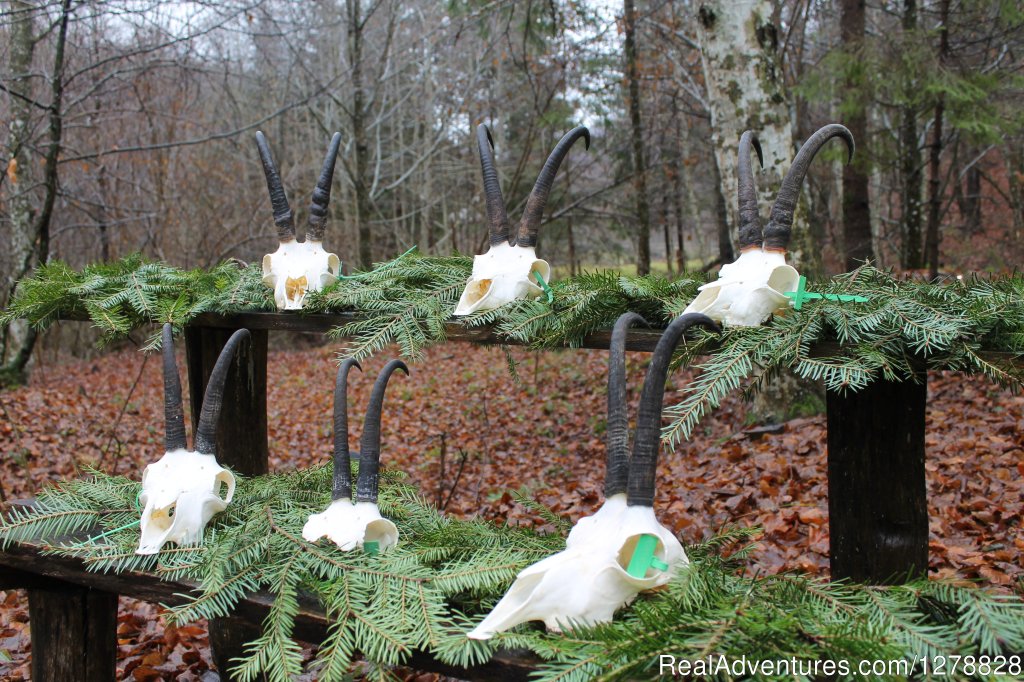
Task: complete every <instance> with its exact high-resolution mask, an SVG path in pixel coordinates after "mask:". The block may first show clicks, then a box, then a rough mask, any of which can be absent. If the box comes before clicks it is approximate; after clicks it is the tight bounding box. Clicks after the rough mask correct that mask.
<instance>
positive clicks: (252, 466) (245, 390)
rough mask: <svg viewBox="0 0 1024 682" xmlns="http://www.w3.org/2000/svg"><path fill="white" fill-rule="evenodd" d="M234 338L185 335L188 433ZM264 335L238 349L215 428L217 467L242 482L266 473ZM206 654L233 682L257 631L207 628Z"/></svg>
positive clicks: (190, 330)
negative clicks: (189, 411)
mask: <svg viewBox="0 0 1024 682" xmlns="http://www.w3.org/2000/svg"><path fill="white" fill-rule="evenodd" d="M233 332H234V330H233V329H231V328H225V327H198V326H190V327H187V328H186V329H185V349H186V353H187V355H188V380H189V394H190V396H191V399H192V433H195V431H196V424H197V422H198V420H199V412H200V410H201V409H202V404H203V393H204V392H205V391H206V384H207V383H209V379H210V373H211V372H212V371H213V366H214V364H215V363H216V362H217V357H218V356H219V355H220V352H221V349H223V348H224V346H225V344H227V342H228V339H229V338H230V337H231V334H232V333H233ZM267 336H268V334H267V330H266V329H251V330H250V342H249V343H242V344H241V345H239V347H238V349H237V350H236V351H235V358H234V360H233V362H232V363H231V369H230V371H229V372H228V378H227V382H226V383H225V385H224V402H223V406H222V407H221V413H220V423H219V424H218V425H217V461H218V462H219V463H220V464H221V465H222V466H226V467H229V468H231V469H232V470H233V471H235V472H237V473H239V474H242V475H243V476H261V475H263V474H266V473H269V471H270V457H269V454H270V451H269V445H268V443H267ZM209 633H210V650H211V653H212V654H213V660H214V663H215V664H216V666H217V669H218V670H219V671H220V673H221V679H223V680H230V679H233V677H232V676H231V675H230V673H229V672H228V671H229V670H230V669H231V667H232V666H231V663H230V661H231V659H233V658H237V657H240V656H242V655H243V654H244V650H243V645H244V644H245V643H246V642H249V641H252V640H253V639H255V638H256V637H258V636H259V629H258V628H256V627H254V626H252V625H249V626H247V627H243V625H242V624H240V623H239V621H238V619H235V618H213V619H211V620H210V622H209Z"/></svg>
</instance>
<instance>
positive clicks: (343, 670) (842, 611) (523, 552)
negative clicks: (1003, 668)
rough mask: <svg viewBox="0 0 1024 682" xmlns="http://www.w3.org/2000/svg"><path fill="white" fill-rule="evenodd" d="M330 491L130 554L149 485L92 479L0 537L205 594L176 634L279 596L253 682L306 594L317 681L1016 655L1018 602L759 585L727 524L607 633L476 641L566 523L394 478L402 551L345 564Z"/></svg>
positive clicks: (251, 673) (283, 495)
mask: <svg viewBox="0 0 1024 682" xmlns="http://www.w3.org/2000/svg"><path fill="white" fill-rule="evenodd" d="M330 484H331V470H330V467H329V466H320V467H315V468H313V469H310V470H306V471H299V472H293V473H289V474H282V475H271V476H263V477H259V478H255V479H249V480H241V481H240V483H239V486H238V488H237V490H236V495H235V499H234V500H233V501H232V504H231V505H230V506H229V507H228V509H227V510H226V511H225V512H224V513H222V514H220V515H218V516H217V517H215V518H214V521H213V522H212V524H211V526H210V527H209V528H208V529H207V531H206V533H205V537H204V544H203V546H201V547H193V548H179V547H174V546H168V548H166V549H164V550H163V551H161V552H160V553H159V554H157V555H154V556H138V555H136V554H135V553H134V550H135V547H136V546H137V544H138V539H139V533H138V527H137V525H135V524H133V523H132V522H133V521H137V520H138V515H139V510H138V508H137V502H136V497H137V495H138V492H139V489H140V486H139V484H138V483H136V482H134V481H130V480H128V479H125V478H123V477H109V476H105V475H103V474H99V473H96V472H93V473H92V477H91V478H89V479H86V480H79V481H72V482H66V483H63V484H61V486H60V488H51V489H48V490H46V491H44V492H43V493H42V494H41V495H40V496H39V498H38V504H37V505H36V506H35V507H33V508H29V509H15V510H14V511H13V512H12V513H11V514H10V515H9V516H8V517H7V519H6V520H5V521H4V522H3V523H2V525H0V542H2V543H3V544H4V545H5V546H6V545H7V544H9V543H11V542H26V543H34V544H41V545H42V546H43V547H44V551H45V552H48V553H53V554H60V555H64V556H74V557H78V558H80V559H82V560H83V561H85V562H86V564H87V565H88V566H89V567H90V568H92V569H94V570H104V571H115V572H119V571H126V570H145V571H150V572H153V573H154V574H155V575H157V576H161V577H165V578H168V579H175V580H188V581H193V582H195V583H197V584H199V586H200V588H199V590H198V593H197V594H196V595H195V596H194V597H193V598H192V600H191V601H190V602H188V603H186V604H185V605H183V606H180V607H177V608H175V609H172V611H171V612H170V618H171V619H172V620H173V621H176V622H187V621H191V620H195V619H199V618H212V617H220V616H225V615H229V614H230V613H231V612H232V610H233V608H234V607H235V605H236V604H237V603H238V602H239V601H240V600H241V599H243V598H245V597H246V596H247V595H249V594H252V593H254V592H257V591H261V592H263V593H265V594H269V595H270V596H271V597H272V599H273V604H272V607H271V609H270V612H269V614H268V615H267V617H266V618H265V620H264V622H263V624H262V626H263V628H262V634H261V636H260V637H259V638H258V639H256V640H254V641H253V642H251V643H250V644H249V646H248V647H247V648H246V653H245V656H244V657H243V658H242V659H240V660H238V661H237V668H236V673H237V674H238V675H239V677H240V678H241V679H245V680H253V679H261V676H263V675H266V677H267V678H268V679H270V680H277V681H282V682H283V681H284V680H289V679H291V678H293V677H294V676H296V675H298V674H299V673H301V672H302V657H301V649H300V647H299V645H298V643H297V642H296V641H295V640H294V637H293V633H294V627H295V619H296V616H297V614H298V613H299V612H300V609H302V608H303V607H304V606H305V607H308V605H309V603H310V601H311V600H312V601H313V602H318V603H319V605H320V608H321V609H323V610H324V612H325V613H326V614H327V616H328V618H329V620H330V621H331V622H332V625H331V626H330V628H329V630H328V634H327V638H326V639H325V640H324V641H323V642H319V643H318V644H320V648H319V653H318V655H317V658H316V659H315V661H314V662H313V663H312V664H311V665H312V667H313V669H314V670H315V671H316V674H317V676H318V679H322V680H341V679H347V676H348V675H349V674H350V672H351V666H352V663H353V661H354V660H355V658H356V657H358V656H361V657H363V658H364V659H365V660H367V661H369V662H370V663H372V664H375V668H374V669H375V670H376V671H377V672H378V673H379V674H381V675H386V674H387V670H388V667H389V666H392V665H395V664H399V663H402V662H403V661H406V660H408V657H409V656H410V654H411V653H413V652H415V651H425V652H427V653H430V654H432V655H434V656H435V657H437V658H438V659H440V660H442V661H444V662H446V663H449V664H454V665H461V666H471V665H476V664H479V663H482V662H484V661H486V660H487V659H488V658H489V657H490V656H491V654H492V653H493V652H494V651H495V650H497V649H498V648H500V647H513V648H522V647H525V648H528V649H530V650H531V651H533V652H535V653H536V654H537V655H538V656H539V657H540V659H541V663H540V665H539V668H538V673H537V674H538V676H539V677H538V679H542V680H551V681H556V680H557V681H559V682H562V681H570V680H590V679H595V678H599V679H609V680H613V679H646V678H649V677H652V676H654V675H657V674H658V672H659V667H658V666H659V663H660V660H661V659H660V656H661V655H662V654H666V653H667V654H671V655H673V656H675V657H676V658H677V659H683V658H689V659H694V660H697V659H702V658H706V657H712V658H713V657H718V656H724V657H725V658H726V659H727V660H734V659H737V658H739V657H741V656H744V657H745V658H746V659H747V660H787V659H790V658H793V659H795V660H798V661H802V662H804V663H805V664H808V665H809V664H811V663H813V662H814V661H819V660H834V661H839V660H845V661H848V662H849V663H850V666H851V668H852V670H853V674H851V675H849V676H846V677H847V678H849V679H860V676H859V675H857V674H856V671H857V663H858V662H859V661H872V660H882V659H890V660H905V661H907V662H908V664H909V662H910V661H914V660H917V659H920V657H922V656H926V655H927V656H932V657H934V656H936V655H945V656H952V655H968V654H970V655H975V656H978V655H983V654H984V655H989V656H997V655H1007V654H1013V653H1019V652H1021V651H1022V650H1024V602H1022V601H1021V599H1020V598H1018V597H1016V596H1012V595H1006V594H993V593H989V592H987V591H984V590H980V589H977V588H975V587H971V586H966V585H963V584H957V583H951V582H929V581H917V582H913V583H910V584H907V585H901V586H892V587H866V586H859V585H847V584H842V583H828V582H826V581H823V580H820V579H816V578H810V577H806V576H801V575H794V574H782V575H776V576H768V577H750V576H747V575H745V574H744V573H743V567H744V566H745V564H746V562H747V560H748V559H749V556H750V554H751V552H753V551H756V549H754V547H753V546H752V545H751V544H750V541H751V540H752V539H753V538H754V537H755V536H756V534H757V533H758V531H757V529H751V528H732V529H727V530H726V531H724V532H723V533H721V534H719V535H718V536H716V537H715V538H712V539H711V540H709V541H708V542H705V543H703V544H701V545H698V546H693V547H689V548H688V550H687V551H688V553H689V555H690V559H691V564H690V566H689V567H688V568H686V569H684V570H682V571H681V572H680V574H679V575H678V577H677V578H676V579H675V580H674V581H673V582H671V583H670V584H669V585H668V587H667V589H665V590H663V591H661V592H658V593H656V594H652V595H644V596H641V597H640V598H639V599H638V600H637V601H636V602H635V603H634V604H633V605H632V606H631V607H629V608H627V609H623V610H622V611H620V612H619V613H618V614H617V615H616V619H615V621H614V622H613V623H610V624H605V625H599V626H588V627H584V626H579V627H577V628H575V629H573V630H572V631H570V632H566V633H564V634H561V635H558V634H547V633H544V632H543V631H542V630H541V629H540V627H539V626H538V625H536V624H533V625H529V624H528V625H523V626H520V627H518V628H516V629H515V630H513V631H510V632H508V633H503V634H500V635H498V636H497V637H496V638H495V639H493V640H491V641H489V642H475V641H472V640H469V639H467V638H466V637H465V633H466V632H468V631H469V630H470V629H471V628H472V627H473V626H474V625H475V624H476V623H477V622H479V621H480V619H481V618H482V617H483V615H484V614H486V613H487V611H488V610H489V609H490V608H491V607H492V606H493V604H494V603H495V602H496V600H497V599H498V598H500V596H501V595H502V594H503V593H504V592H505V590H506V589H507V588H508V586H509V585H510V584H511V582H512V580H513V579H514V577H515V575H516V574H517V573H518V571H520V570H522V568H524V567H525V566H527V565H529V564H531V563H534V562H535V561H537V560H539V559H541V558H543V557H546V556H549V555H550V554H552V553H554V552H556V551H558V550H559V549H561V548H563V547H564V538H563V536H562V535H561V532H564V530H565V529H564V524H563V523H562V522H561V521H560V520H559V524H558V527H560V529H561V532H560V533H558V534H554V535H538V534H536V533H534V532H531V531H529V530H524V529H520V528H510V527H506V526H499V525H495V524H492V523H488V522H484V521H480V520H476V519H469V520H454V519H450V518H447V517H445V516H444V515H443V514H441V513H440V512H438V511H437V509H436V508H434V507H432V506H431V505H429V504H427V503H426V502H425V501H424V500H423V499H421V498H420V497H418V496H417V495H416V493H415V492H414V491H413V490H412V489H411V488H410V487H409V486H408V485H406V484H405V483H403V482H402V480H401V477H400V476H399V475H396V474H393V473H388V472H385V476H384V485H382V488H381V498H380V505H381V508H382V511H383V512H384V513H385V514H387V515H388V516H389V517H391V518H392V519H394V520H395V522H396V523H397V524H398V526H399V528H400V531H401V541H400V543H399V545H398V546H397V547H395V548H394V549H392V550H390V551H388V552H385V553H383V554H380V555H367V554H362V553H358V552H349V553H344V552H341V551H339V550H338V549H337V548H336V547H335V546H334V545H332V544H331V543H330V542H327V541H320V542H317V543H309V542H306V541H305V540H303V539H302V537H301V529H302V525H303V523H304V522H305V519H306V517H307V515H308V514H309V513H310V512H318V511H320V510H321V509H322V508H323V506H324V505H326V504H327V502H328V499H329V491H330ZM530 504H532V505H536V503H535V502H530ZM545 514H546V515H548V516H551V517H552V518H556V517H554V516H553V515H552V514H551V512H550V511H547V510H545ZM556 520H557V518H556ZM723 550H730V551H729V552H725V551H723ZM726 554H728V556H726ZM752 678H753V679H757V678H758V676H756V675H754V676H752ZM795 678H796V679H800V676H799V675H798V676H796V677H795ZM761 679H770V676H762V678H761ZM839 679H844V677H843V676H840V677H839ZM893 679H896V678H895V677H894V678H893Z"/></svg>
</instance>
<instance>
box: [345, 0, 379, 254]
mask: <svg viewBox="0 0 1024 682" xmlns="http://www.w3.org/2000/svg"><path fill="white" fill-rule="evenodd" d="M345 13H346V16H347V17H348V59H349V66H350V68H351V71H352V109H351V114H350V117H351V119H352V143H353V147H354V153H355V168H354V170H353V177H352V186H353V189H354V191H355V201H356V230H357V233H358V235H359V266H360V267H362V268H364V269H366V268H369V267H370V266H371V265H373V233H372V232H371V231H370V212H371V203H370V201H371V200H370V188H369V185H368V184H367V174H368V172H369V165H370V158H369V157H370V143H369V141H368V140H367V139H366V135H367V133H366V93H365V92H364V91H363V29H364V27H365V19H364V17H363V11H362V2H361V0H345Z"/></svg>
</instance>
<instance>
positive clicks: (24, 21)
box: [0, 0, 36, 364]
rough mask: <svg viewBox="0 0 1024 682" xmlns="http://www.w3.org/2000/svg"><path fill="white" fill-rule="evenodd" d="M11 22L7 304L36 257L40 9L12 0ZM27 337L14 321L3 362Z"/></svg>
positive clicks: (0, 299) (3, 297) (3, 299)
mask: <svg viewBox="0 0 1024 682" xmlns="http://www.w3.org/2000/svg"><path fill="white" fill-rule="evenodd" d="M10 8H11V16H12V17H16V18H15V19H14V20H13V21H12V22H11V27H10V32H11V45H10V50H11V52H10V55H11V57H10V73H9V78H10V80H9V81H8V82H9V84H10V85H9V87H10V90H11V95H10V111H11V123H10V125H9V126H8V132H7V149H8V154H9V158H10V161H9V162H8V167H7V169H6V172H7V180H6V183H5V184H6V185H7V198H8V199H7V202H8V206H9V207H10V213H9V216H10V221H11V232H10V240H9V241H8V242H7V246H8V249H7V250H6V252H5V253H4V256H3V262H2V264H0V265H2V268H3V270H2V276H3V279H2V286H3V293H2V294H0V303H3V304H4V307H6V303H7V301H8V297H9V296H11V295H12V294H13V292H14V287H15V284H16V283H17V281H18V279H19V278H20V277H21V276H22V275H23V274H24V271H25V266H26V264H27V263H28V262H29V259H31V257H32V247H33V242H34V240H35V235H34V234H33V222H34V221H33V218H34V217H35V216H34V211H33V209H32V196H31V188H32V186H33V183H32V175H31V172H32V166H33V163H32V158H31V155H30V152H29V150H30V149H31V147H32V144H31V136H32V120H31V115H32V106H31V104H29V102H28V99H30V98H31V97H32V85H31V79H30V77H29V74H30V72H31V70H32V53H33V51H34V48H35V28H36V27H35V14H36V10H35V9H34V8H33V4H32V3H30V2H24V1H22V0H13V1H12V2H11V3H10ZM27 335H28V324H27V323H26V322H25V321H24V320H16V321H14V322H12V323H11V324H10V325H9V326H8V328H7V330H6V334H4V335H3V347H2V348H0V356H2V357H0V364H7V362H9V361H10V360H11V358H12V357H14V356H15V355H16V354H17V353H18V351H19V350H20V349H21V347H22V345H23V344H24V343H25V339H26V337H27Z"/></svg>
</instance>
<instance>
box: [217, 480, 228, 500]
mask: <svg viewBox="0 0 1024 682" xmlns="http://www.w3.org/2000/svg"><path fill="white" fill-rule="evenodd" d="M230 492H231V488H230V486H229V485H228V484H227V481H224V480H222V479H219V478H218V479H217V481H216V487H215V488H214V490H213V494H214V495H216V496H217V497H219V498H220V499H222V500H224V501H225V502H227V501H228V494H230Z"/></svg>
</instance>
